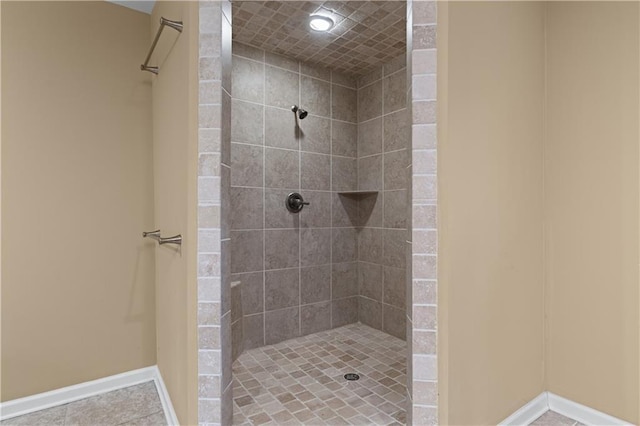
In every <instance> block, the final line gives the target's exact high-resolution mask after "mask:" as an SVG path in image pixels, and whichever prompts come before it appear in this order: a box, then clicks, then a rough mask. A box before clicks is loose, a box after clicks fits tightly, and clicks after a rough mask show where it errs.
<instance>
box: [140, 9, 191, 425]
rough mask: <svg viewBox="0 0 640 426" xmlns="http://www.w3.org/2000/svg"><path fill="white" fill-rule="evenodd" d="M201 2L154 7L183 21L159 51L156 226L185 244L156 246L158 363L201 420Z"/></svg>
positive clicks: (178, 401)
mask: <svg viewBox="0 0 640 426" xmlns="http://www.w3.org/2000/svg"><path fill="white" fill-rule="evenodd" d="M197 5H198V4H197V2H158V3H156V6H155V8H154V10H153V13H152V15H151V22H152V25H151V31H150V34H153V35H154V36H155V33H156V31H157V28H158V25H159V24H158V23H159V20H160V16H164V17H165V18H167V19H171V20H178V21H183V23H184V31H183V32H182V34H180V35H178V33H177V32H175V31H174V30H172V29H170V28H165V29H164V31H163V33H162V37H161V39H160V42H159V44H158V46H157V48H156V51H155V53H154V56H153V57H152V61H151V62H152V65H156V64H157V65H159V67H160V73H159V74H158V76H157V77H153V95H152V97H153V164H154V170H155V191H154V192H155V226H156V227H157V228H159V229H161V230H162V235H163V236H170V235H174V234H182V236H183V244H182V247H181V250H180V249H176V248H175V246H163V247H160V246H158V247H157V248H156V299H157V306H156V309H157V312H158V317H157V339H158V367H159V368H160V372H161V373H162V377H163V379H164V382H165V384H166V386H167V390H168V392H169V395H170V396H171V400H172V402H173V406H174V408H175V410H176V414H177V416H178V420H180V423H181V424H190V425H191V424H197V398H198V395H197V392H198V382H197V361H198V355H197V354H198V348H197V322H196V320H197V318H196V312H197V309H196V306H197V294H196V268H197V263H196V261H197V258H196V248H197V247H196V238H197V229H196V226H197V220H196V213H197V212H196V206H197V198H196V196H197V193H196V184H197V176H198V174H197V163H198V151H197V148H198V147H197V129H198V121H197V119H198V117H197V108H198V91H197V90H198V73H197V67H198V56H197V55H198V7H197Z"/></svg>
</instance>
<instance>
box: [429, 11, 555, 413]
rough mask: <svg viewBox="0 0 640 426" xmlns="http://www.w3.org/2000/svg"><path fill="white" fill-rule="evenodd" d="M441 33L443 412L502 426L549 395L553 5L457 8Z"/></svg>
mask: <svg viewBox="0 0 640 426" xmlns="http://www.w3.org/2000/svg"><path fill="white" fill-rule="evenodd" d="M441 17H443V18H446V19H440V18H441ZM438 26H439V28H438V31H439V33H442V32H445V33H446V36H445V40H446V42H447V45H448V49H440V48H439V49H438V52H439V60H440V59H444V60H446V61H447V64H446V65H444V64H439V69H440V70H442V69H443V67H444V69H445V70H446V71H447V72H446V73H443V74H441V73H439V74H438V79H439V86H440V87H439V95H438V99H439V101H440V100H442V102H443V103H442V106H441V115H442V114H444V115H445V116H446V119H445V120H446V121H444V122H440V121H439V138H440V139H439V145H438V157H439V159H438V180H439V187H438V188H439V189H438V191H439V196H438V197H439V199H438V203H439V223H440V228H439V244H440V245H439V259H440V260H439V285H440V292H441V300H440V302H441V304H440V305H439V308H440V317H441V318H444V323H443V324H441V326H440V331H441V333H444V334H446V337H444V338H442V337H441V339H440V343H441V344H443V343H444V346H441V347H440V353H439V356H440V358H441V360H440V364H441V366H445V367H448V371H447V372H446V373H445V374H447V375H448V376H447V377H445V378H443V379H444V380H442V381H441V384H440V390H441V392H443V391H445V392H446V395H444V396H443V397H441V401H443V402H444V404H446V405H444V404H441V406H440V407H439V409H440V416H441V420H442V419H446V421H447V424H451V425H490V424H491V425H495V424H497V423H498V422H499V421H501V420H503V419H504V418H505V417H507V416H508V415H510V414H511V413H513V412H514V411H515V410H516V409H518V408H519V407H520V406H522V405H523V404H525V403H526V402H528V401H529V400H531V399H532V398H534V397H535V396H537V395H538V394H539V393H540V392H542V391H543V390H544V383H543V377H544V376H543V345H542V342H543V309H544V307H543V274H542V244H543V240H542V220H543V211H542V189H543V188H542V167H541V166H542V158H543V157H542V138H543V102H544V79H543V76H544V74H543V67H544V38H543V35H544V8H543V5H542V4H541V3H530V2H495V3H490V2H475V3H473V2H451V3H449V5H448V16H439V19H438ZM443 50H446V55H445V56H442V55H441V53H440V52H442V51H443ZM443 53H445V52H443ZM443 108H444V109H443ZM439 120H440V119H439ZM443 124H444V126H446V127H444V126H443ZM442 297H444V298H445V300H442ZM443 327H445V328H443ZM443 357H444V358H446V359H444V360H443V359H442V358H443Z"/></svg>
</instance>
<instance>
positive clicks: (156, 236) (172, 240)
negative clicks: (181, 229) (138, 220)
mask: <svg viewBox="0 0 640 426" xmlns="http://www.w3.org/2000/svg"><path fill="white" fill-rule="evenodd" d="M142 238H151V239H152V240H156V241H157V242H158V244H160V245H163V244H176V245H179V246H180V245H182V235H180V234H178V235H174V236H173V237H167V238H162V237H161V236H160V230H159V229H156V230H155V231H151V232H143V233H142Z"/></svg>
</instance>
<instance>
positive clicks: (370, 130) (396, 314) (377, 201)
mask: <svg viewBox="0 0 640 426" xmlns="http://www.w3.org/2000/svg"><path fill="white" fill-rule="evenodd" d="M406 79H407V75H406V57H405V55H402V56H400V57H398V58H396V59H395V60H393V61H391V62H390V63H388V64H385V65H384V66H382V67H380V68H378V69H376V70H374V71H373V72H372V73H370V74H368V75H365V76H364V77H362V78H360V79H359V81H358V189H360V190H375V191H378V193H377V194H372V195H367V196H362V198H361V199H360V201H359V208H360V216H361V218H362V220H363V222H362V223H361V225H362V229H361V230H360V232H359V254H358V262H359V289H360V290H359V319H360V321H361V322H362V323H364V324H367V325H369V326H371V327H373V328H377V329H379V330H383V331H385V332H387V333H389V334H391V335H393V336H396V337H399V338H401V339H404V338H405V335H406V321H405V319H406V315H405V305H406V292H405V288H406V278H405V267H406V259H405V256H406V249H405V241H406V235H407V195H408V194H407V188H408V185H409V173H408V170H407V167H408V166H409V164H410V153H409V151H408V148H409V116H408V110H407V97H406Z"/></svg>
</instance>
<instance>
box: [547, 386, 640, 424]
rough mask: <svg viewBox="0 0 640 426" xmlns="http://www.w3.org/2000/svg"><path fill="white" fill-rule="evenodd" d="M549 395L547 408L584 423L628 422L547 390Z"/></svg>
mask: <svg viewBox="0 0 640 426" xmlns="http://www.w3.org/2000/svg"><path fill="white" fill-rule="evenodd" d="M547 393H548V396H549V398H548V399H549V409H550V410H551V411H555V412H556V413H558V414H562V415H563V416H566V417H569V418H571V419H573V420H576V421H578V422H580V423H583V424H585V425H592V426H623V425H624V426H627V425H631V423H629V422H625V421H624V420H620V419H618V418H616V417H613V416H610V415H608V414H605V413H603V412H601V411H598V410H594V409H593V408H591V407H587V406H586V405H582V404H578V403H577V402H574V401H571V400H569V399H566V398H563V397H561V396H558V395H556V394H553V393H551V392H547Z"/></svg>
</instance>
